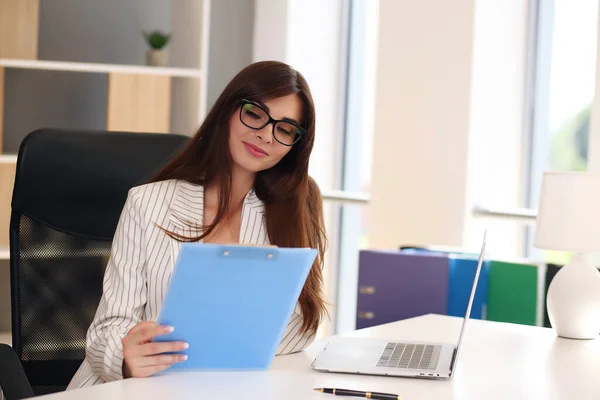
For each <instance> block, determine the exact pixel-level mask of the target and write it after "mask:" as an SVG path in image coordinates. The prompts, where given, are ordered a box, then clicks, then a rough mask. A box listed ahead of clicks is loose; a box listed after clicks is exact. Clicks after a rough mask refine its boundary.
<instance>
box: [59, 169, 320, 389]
mask: <svg viewBox="0 0 600 400" xmlns="http://www.w3.org/2000/svg"><path fill="white" fill-rule="evenodd" d="M203 205H204V188H203V187H202V186H199V185H193V184H191V183H189V182H185V181H180V180H167V181H163V182H156V183H150V184H146V185H142V186H138V187H135V188H132V189H131V190H130V191H129V194H128V196H127V200H126V202H125V205H124V207H123V211H122V213H121V216H120V219H119V223H118V225H117V230H116V232H115V236H114V239H113V243H112V249H111V254H110V259H109V261H108V264H107V267H106V272H105V274H104V280H103V293H102V297H101V299H100V303H99V305H98V309H97V311H96V315H95V317H94V320H93V322H92V324H91V325H90V327H89V330H88V332H87V343H86V357H85V360H84V361H83V363H82V364H81V366H80V367H79V369H78V371H77V373H76V374H75V376H74V377H73V379H72V380H71V382H70V384H69V386H68V389H73V388H80V387H85V386H91V385H95V384H99V383H104V382H109V381H114V380H117V379H122V378H123V375H122V364H123V345H122V342H121V340H122V339H123V337H124V336H125V334H126V333H127V332H128V331H129V329H131V328H132V327H133V326H134V325H136V324H137V323H138V322H140V321H144V320H145V321H155V320H156V318H157V317H158V314H159V312H160V309H161V305H162V302H163V299H164V296H165V293H166V290H167V286H168V283H169V279H170V277H171V272H172V270H173V264H174V261H175V260H176V259H177V253H178V251H179V248H180V245H181V243H180V242H178V241H177V240H174V239H172V238H171V237H169V236H168V235H167V234H166V233H165V232H164V231H163V230H162V229H160V227H163V228H166V229H168V230H170V231H171V232H177V233H182V234H187V235H191V234H195V233H196V232H192V231H191V229H190V228H189V227H188V226H187V225H186V223H184V222H183V221H185V222H187V223H190V222H191V223H192V224H193V225H194V224H197V225H202V222H203V210H204V207H203ZM263 214H264V204H263V203H262V201H261V200H260V199H259V198H258V197H257V196H256V194H255V192H254V190H251V191H250V192H248V194H247V195H246V197H245V199H244V203H243V208H242V220H241V229H240V243H245V244H259V245H268V244H269V239H268V236H267V232H266V227H265V221H264V217H263ZM301 325H302V315H301V312H300V307H299V306H298V305H296V308H295V310H294V312H293V314H292V315H291V316H290V320H289V322H288V325H287V328H286V330H285V333H284V335H283V338H282V341H281V343H280V344H279V347H278V349H277V354H278V355H281V354H289V353H294V352H297V351H300V350H302V349H304V348H305V347H306V346H308V345H309V344H310V343H311V342H312V341H313V340H314V337H315V334H316V332H307V333H305V334H301V333H300V327H301Z"/></svg>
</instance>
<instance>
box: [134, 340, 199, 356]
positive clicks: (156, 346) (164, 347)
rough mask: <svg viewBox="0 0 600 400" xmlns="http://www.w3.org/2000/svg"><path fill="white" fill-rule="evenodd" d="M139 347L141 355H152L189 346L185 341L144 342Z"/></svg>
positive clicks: (172, 351) (171, 351)
mask: <svg viewBox="0 0 600 400" xmlns="http://www.w3.org/2000/svg"><path fill="white" fill-rule="evenodd" d="M138 347H139V353H138V355H140V356H151V355H155V354H161V353H174V352H176V351H181V350H185V349H187V348H188V347H189V346H188V344H187V343H185V342H150V343H146V344H142V345H140V346H138Z"/></svg>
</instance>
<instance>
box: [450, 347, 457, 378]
mask: <svg viewBox="0 0 600 400" xmlns="http://www.w3.org/2000/svg"><path fill="white" fill-rule="evenodd" d="M454 361H456V347H455V348H454V351H453V352H452V361H450V375H452V371H454Z"/></svg>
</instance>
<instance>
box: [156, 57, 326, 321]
mask: <svg viewBox="0 0 600 400" xmlns="http://www.w3.org/2000/svg"><path fill="white" fill-rule="evenodd" d="M293 93H295V94H296V95H297V96H298V97H299V99H300V100H301V102H302V118H301V121H299V122H300V125H301V126H302V127H303V128H304V129H306V131H307V134H306V135H305V136H304V137H303V138H302V139H301V140H300V141H299V142H297V143H296V144H294V145H293V146H292V148H291V149H290V151H289V152H288V153H287V154H286V155H285V156H284V157H283V158H282V159H281V161H280V162H279V163H277V165H275V166H274V167H272V168H270V169H268V170H265V171H260V172H259V173H258V174H257V176H256V180H255V182H254V190H255V192H256V195H257V196H258V198H259V199H261V200H262V201H263V202H264V204H265V221H266V228H267V234H268V237H269V241H270V243H271V244H273V245H276V246H279V247H311V248H315V249H317V254H318V255H317V258H316V260H315V262H314V264H313V266H312V268H311V270H310V272H309V274H308V278H307V280H306V283H305V284H304V287H303V289H302V292H301V294H300V298H299V299H298V302H299V304H300V308H301V311H302V316H303V322H302V326H301V330H302V331H304V332H307V331H308V330H314V331H316V330H317V328H318V326H319V324H320V322H321V319H322V318H323V316H324V314H325V313H326V309H325V301H324V299H323V290H322V288H323V274H322V269H323V259H324V253H325V249H326V241H327V240H326V235H325V229H324V220H323V207H322V198H321V193H320V191H319V188H318V186H317V184H316V183H315V182H314V180H313V179H312V178H310V177H309V176H308V161H309V157H310V153H311V151H312V148H313V144H314V140H315V108H314V103H313V99H312V95H311V93H310V89H309V87H308V84H307V83H306V80H305V79H304V77H303V76H302V75H301V74H300V73H299V72H298V71H296V70H294V69H293V68H292V67H290V66H289V65H287V64H284V63H281V62H276V61H262V62H257V63H254V64H251V65H249V66H248V67H246V68H244V69H243V70H242V71H240V72H239V73H238V74H237V75H236V76H235V77H234V78H233V79H232V80H231V82H230V83H229V84H228V85H227V87H226V88H225V90H223V92H222V93H221V95H220V96H219V98H218V99H217V101H216V102H215V104H214V106H213V107H212V108H211V110H210V112H209V113H208V115H207V116H206V119H205V120H204V122H203V123H202V125H201V126H200V128H199V129H198V131H197V132H196V134H195V135H194V137H193V138H192V139H191V140H190V141H189V142H188V144H187V145H186V146H185V147H184V148H183V149H182V151H181V153H180V154H179V155H177V156H176V157H175V158H174V159H173V160H172V161H171V162H169V163H168V164H167V165H166V166H165V167H164V168H163V169H161V170H160V171H159V172H158V174H157V175H156V176H154V177H153V179H152V180H151V181H152V182H156V181H163V180H168V179H180V180H185V181H188V182H190V183H194V184H198V185H203V186H205V187H206V186H207V185H211V184H217V185H218V187H219V205H218V208H217V213H216V216H215V219H214V221H213V222H212V223H211V224H210V225H205V226H203V227H201V230H202V234H200V235H199V236H197V237H183V236H181V235H177V234H174V233H172V232H168V233H169V234H170V235H171V237H173V238H175V239H177V240H180V241H198V240H201V239H203V238H204V237H206V236H208V235H210V234H211V232H213V231H214V229H215V228H216V227H217V226H218V224H219V223H220V222H221V221H222V220H223V218H225V217H226V215H227V213H228V211H229V210H228V207H229V201H230V198H231V182H232V163H233V160H232V157H231V154H230V152H229V142H228V139H229V121H230V119H231V117H232V115H233V113H234V112H235V111H236V110H237V108H238V107H239V106H240V101H241V100H242V99H248V100H253V101H261V102H265V101H268V100H270V99H274V98H278V97H282V96H286V95H289V94H293Z"/></svg>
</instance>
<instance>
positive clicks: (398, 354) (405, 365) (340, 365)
mask: <svg viewBox="0 0 600 400" xmlns="http://www.w3.org/2000/svg"><path fill="white" fill-rule="evenodd" d="M486 235H487V232H484V234H483V243H482V246H481V251H480V253H479V261H478V262H477V269H476V270H475V277H474V279H473V286H472V288H471V295H470V297H469V302H468V304H467V312H466V313H465V318H464V319H463V323H462V328H461V330H460V335H459V337H458V344H456V345H455V344H450V343H430V342H414V341H404V340H402V339H401V338H398V339H396V340H385V339H369V338H353V337H343V336H336V337H334V338H332V339H331V340H330V342H329V343H328V344H327V346H326V347H325V349H324V350H323V351H322V352H321V353H319V355H318V356H317V357H316V358H315V360H314V361H313V363H312V368H313V369H314V370H316V371H322V372H340V373H350V374H365V375H383V376H397V377H416V378H429V379H449V378H451V377H452V374H453V372H454V371H455V369H456V364H457V360H458V355H459V353H460V346H461V343H462V340H463V335H464V333H465V327H466V325H467V320H468V319H469V316H470V314H471V307H472V306H473V299H474V297H475V291H476V289H477V283H478V282H479V275H480V272H481V266H482V264H483V258H484V253H485V246H486Z"/></svg>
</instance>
